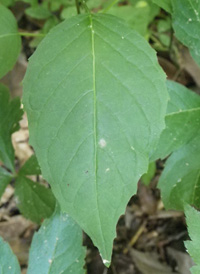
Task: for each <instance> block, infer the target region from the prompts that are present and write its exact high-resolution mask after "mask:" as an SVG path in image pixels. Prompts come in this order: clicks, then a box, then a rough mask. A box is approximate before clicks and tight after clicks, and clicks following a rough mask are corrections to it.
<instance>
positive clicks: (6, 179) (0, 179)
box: [0, 166, 12, 198]
mask: <svg viewBox="0 0 200 274" xmlns="http://www.w3.org/2000/svg"><path fill="white" fill-rule="evenodd" d="M11 179H12V175H11V174H10V173H9V172H8V171H6V170H5V169H4V168H2V167H1V166H0V198H1V196H2V195H3V193H4V190H5V188H6V187H7V185H8V184H9V183H10V180H11Z"/></svg>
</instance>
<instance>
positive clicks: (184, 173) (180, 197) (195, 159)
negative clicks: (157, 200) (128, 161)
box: [158, 134, 200, 210]
mask: <svg viewBox="0 0 200 274" xmlns="http://www.w3.org/2000/svg"><path fill="white" fill-rule="evenodd" d="M199 143H200V134H198V136H197V137H196V138H195V139H194V140H192V141H191V142H189V143H188V144H187V145H185V146H184V147H182V148H180V149H179V150H178V151H176V152H174V153H173V154H172V155H171V156H170V157H169V159H168V160H167V162H166V165H165V169H164V171H163V173H162V175H161V178H160V180H159V184H158V187H159V188H160V189H161V196H162V200H163V202H164V205H165V207H166V208H170V209H177V210H183V207H184V205H185V203H188V204H191V205H195V206H196V207H200V196H199V190H200V168H199V162H200V145H199Z"/></svg>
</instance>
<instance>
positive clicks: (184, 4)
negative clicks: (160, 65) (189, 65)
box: [172, 0, 200, 65]
mask: <svg viewBox="0 0 200 274" xmlns="http://www.w3.org/2000/svg"><path fill="white" fill-rule="evenodd" d="M172 6H173V13H172V19H173V21H172V22H173V28H174V30H175V35H176V37H177V38H178V39H179V40H180V41H181V42H182V43H183V44H184V45H185V46H187V47H188V48H189V49H190V53H191V55H192V57H193V58H194V60H195V61H196V62H197V64H198V65H200V35H199V29H200V2H199V1H197V0H173V1H172Z"/></svg>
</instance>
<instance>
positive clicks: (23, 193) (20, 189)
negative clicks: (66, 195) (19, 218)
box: [15, 176, 55, 223]
mask: <svg viewBox="0 0 200 274" xmlns="http://www.w3.org/2000/svg"><path fill="white" fill-rule="evenodd" d="M15 197H16V200H17V206H18V208H19V210H20V212H21V213H22V214H23V215H24V216H25V217H26V218H27V219H30V220H31V221H33V222H36V223H41V221H42V220H43V219H45V218H48V217H49V216H51V214H52V213H53V211H54V207H55V198H54V196H53V194H52V192H51V190H50V189H48V188H46V187H44V186H43V185H40V184H39V183H35V182H33V181H31V180H30V179H28V178H26V177H23V176H19V177H17V179H16V184H15Z"/></svg>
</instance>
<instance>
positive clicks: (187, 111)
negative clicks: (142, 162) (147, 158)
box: [151, 81, 200, 161]
mask: <svg viewBox="0 0 200 274" xmlns="http://www.w3.org/2000/svg"><path fill="white" fill-rule="evenodd" d="M167 87H168V92H169V95H170V100H169V103H168V109H167V115H166V117H165V122H166V128H165V129H164V131H163V132H162V134H161V136H160V139H159V142H158V145H157V148H156V150H155V151H154V152H152V155H151V161H155V160H157V159H158V158H162V159H163V158H165V157H166V156H168V155H169V154H170V153H172V152H173V151H175V150H177V149H179V148H180V147H182V146H183V145H185V144H187V143H188V142H189V141H190V140H191V139H192V138H193V137H194V136H195V135H196V134H197V132H198V131H199V128H200V118H199V117H200V96H199V95H197V94H195V93H194V92H192V91H190V90H189V89H187V88H185V87H184V86H182V85H180V84H178V83H175V82H172V81H167Z"/></svg>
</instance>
